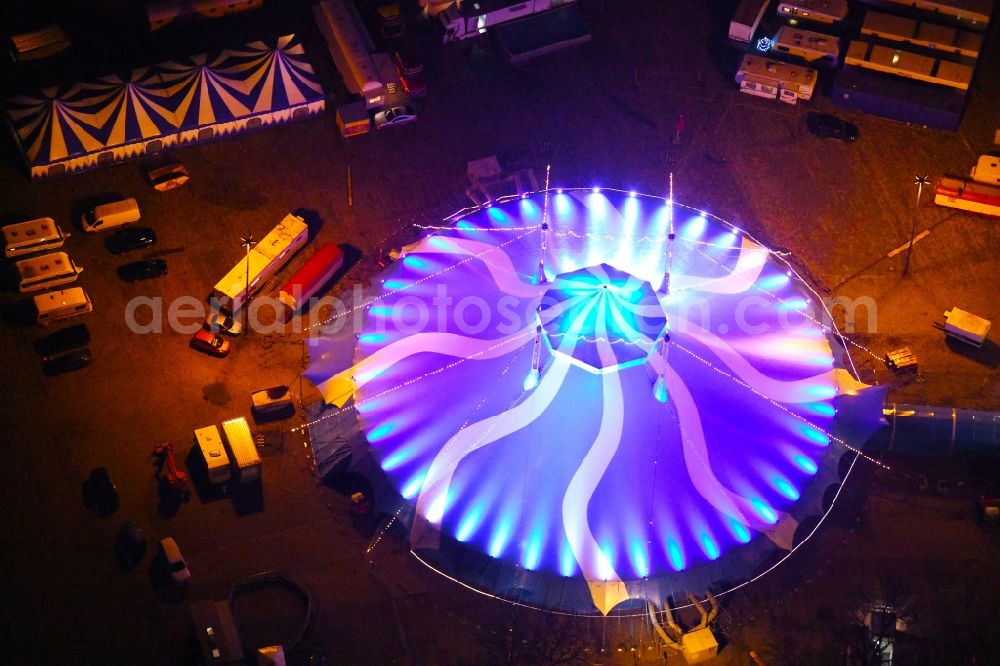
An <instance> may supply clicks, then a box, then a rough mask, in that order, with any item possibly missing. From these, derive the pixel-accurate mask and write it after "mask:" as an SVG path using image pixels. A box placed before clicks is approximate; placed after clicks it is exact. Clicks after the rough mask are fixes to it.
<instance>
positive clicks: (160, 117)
mask: <svg viewBox="0 0 1000 666" xmlns="http://www.w3.org/2000/svg"><path fill="white" fill-rule="evenodd" d="M303 106H306V107H309V109H310V112H318V111H320V110H322V108H323V106H324V96H323V90H322V88H321V87H320V85H319V83H318V81H317V80H316V77H315V74H314V72H313V69H312V66H311V65H310V64H309V62H308V61H306V59H305V52H304V50H303V48H302V44H301V42H300V41H299V40H298V39H297V38H295V37H294V36H292V35H288V36H285V37H280V38H278V39H277V40H276V41H275V42H274V43H267V42H263V41H255V42H251V43H250V44H247V45H245V46H242V47H239V48H236V49H227V50H224V51H221V52H218V53H215V54H202V55H198V56H192V57H190V58H185V59H182V60H179V61H173V62H165V63H160V64H157V65H152V66H150V67H143V68H139V69H135V70H133V71H132V72H131V73H130V74H129V75H127V76H119V75H115V74H112V75H108V76H103V77H100V78H98V79H96V80H94V81H91V82H87V83H81V84H77V85H74V86H72V87H70V88H68V89H59V88H45V89H43V90H41V91H39V92H38V93H35V94H33V95H20V96H17V97H14V98H13V99H11V100H9V101H8V105H7V107H8V108H7V117H8V121H9V122H10V124H11V125H12V127H13V128H14V130H15V132H16V134H17V136H18V139H19V141H20V144H21V148H22V150H23V151H24V154H25V157H26V158H27V161H28V163H29V165H30V166H31V168H32V175H45V173H44V171H47V169H48V167H51V166H52V165H54V164H57V163H61V162H72V164H70V165H69V166H68V168H69V170H75V169H81V168H87V167H88V166H93V165H94V164H96V163H97V155H99V154H100V153H104V152H107V151H112V152H113V153H114V158H115V160H118V159H126V158H128V157H133V156H135V155H136V154H141V153H142V152H144V145H145V143H146V142H149V141H153V140H156V139H161V140H162V141H163V143H176V142H185V141H192V140H198V139H199V137H198V136H197V134H194V135H190V136H189V135H185V134H184V133H185V132H188V131H190V130H202V129H204V128H216V127H220V126H222V125H225V126H226V127H225V131H226V132H230V131H239V130H241V129H243V127H245V123H246V121H247V120H249V119H251V118H254V117H257V118H261V122H262V123H271V122H281V121H283V120H287V119H289V118H290V114H287V113H286V112H288V111H289V110H292V109H296V108H299V107H303ZM241 121H242V123H241ZM234 123H235V125H234Z"/></svg>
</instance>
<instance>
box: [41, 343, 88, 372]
mask: <svg viewBox="0 0 1000 666" xmlns="http://www.w3.org/2000/svg"><path fill="white" fill-rule="evenodd" d="M92 360H94V357H93V356H92V355H91V353H90V350H89V349H87V348H86V347H83V348H81V349H74V350H73V351H70V352H66V353H65V354H59V355H58V356H53V357H51V358H49V359H48V360H46V361H45V362H44V363H42V372H43V373H45V374H46V375H48V376H50V377H54V376H56V375H64V374H66V373H67V372H73V371H75V370H79V369H81V368H86V367H87V366H88V365H90V362H91V361H92Z"/></svg>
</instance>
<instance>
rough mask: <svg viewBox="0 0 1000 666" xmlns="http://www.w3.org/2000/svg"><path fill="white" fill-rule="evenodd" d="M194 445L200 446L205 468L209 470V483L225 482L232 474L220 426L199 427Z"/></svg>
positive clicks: (195, 433)
mask: <svg viewBox="0 0 1000 666" xmlns="http://www.w3.org/2000/svg"><path fill="white" fill-rule="evenodd" d="M194 445H195V446H196V447H197V448H198V452H199V453H200V454H201V458H202V460H204V461H205V468H206V469H207V471H208V482H209V483H225V482H226V481H229V479H230V477H231V476H232V472H231V470H230V463H229V454H228V453H226V447H225V445H223V443H222V435H220V434H219V428H218V427H217V426H214V425H210V426H206V427H204V428H198V429H197V430H195V431H194Z"/></svg>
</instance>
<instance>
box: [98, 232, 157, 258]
mask: <svg viewBox="0 0 1000 666" xmlns="http://www.w3.org/2000/svg"><path fill="white" fill-rule="evenodd" d="M154 243H156V232H155V231H153V230H152V229H150V228H149V227H125V228H124V229H119V230H118V231H116V232H115V233H113V234H112V235H111V237H110V238H108V240H107V241H105V243H104V244H105V245H106V246H107V248H108V250H109V251H111V252H112V253H114V254H122V253H123V252H128V251H129V250H141V249H143V248H146V247H149V246H150V245H153V244H154Z"/></svg>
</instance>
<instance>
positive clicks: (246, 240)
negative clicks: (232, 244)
mask: <svg viewBox="0 0 1000 666" xmlns="http://www.w3.org/2000/svg"><path fill="white" fill-rule="evenodd" d="M256 244H257V240H256V239H255V238H254V237H253V234H247V235H246V236H241V237H240V247H243V248H244V249H246V251H247V269H246V276H247V281H246V290H245V291H244V292H243V302H242V303H240V307H242V308H243V335H249V333H250V308H249V307H247V306H248V305H249V301H250V250H252V249H253V246H254V245H256ZM233 314H236V313H235V312H234V313H233Z"/></svg>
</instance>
